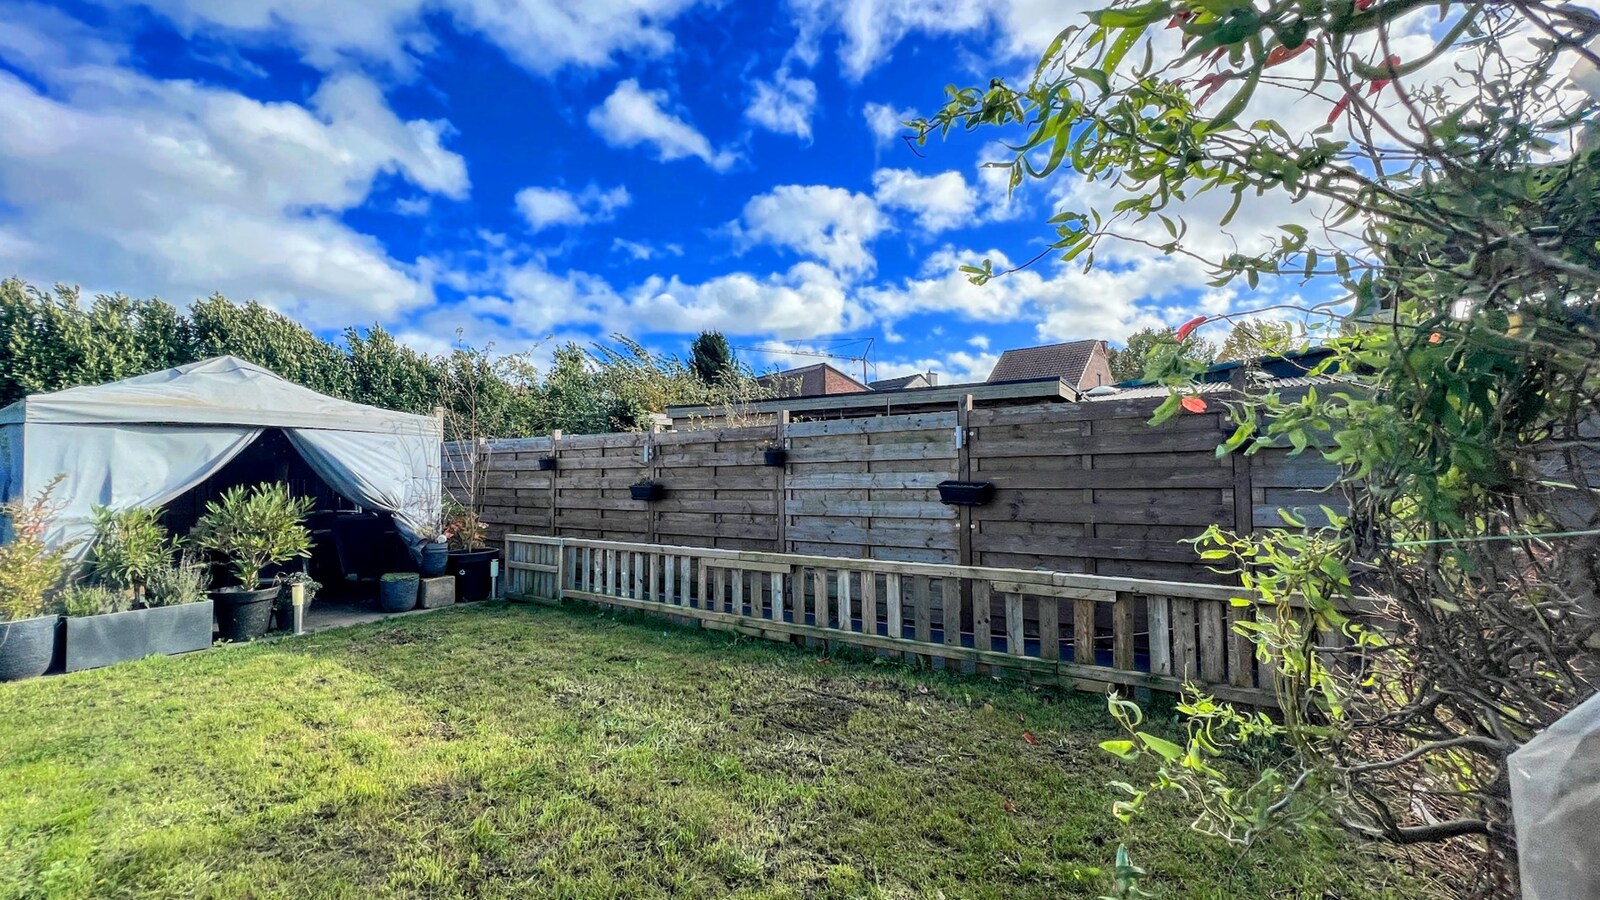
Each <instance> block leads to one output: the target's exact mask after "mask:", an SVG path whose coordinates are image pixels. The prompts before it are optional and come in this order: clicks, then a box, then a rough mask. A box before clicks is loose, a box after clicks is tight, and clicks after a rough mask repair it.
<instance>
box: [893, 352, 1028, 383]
mask: <svg viewBox="0 0 1600 900" xmlns="http://www.w3.org/2000/svg"><path fill="white" fill-rule="evenodd" d="M999 359H1000V356H999V355H998V354H995V353H969V352H967V351H965V350H953V351H951V352H949V353H945V354H942V355H934V356H927V357H923V358H920V359H900V360H886V361H883V362H879V363H878V365H877V372H876V373H875V374H874V375H873V376H872V378H873V380H874V381H878V380H881V379H885V378H901V377H903V376H906V375H919V374H922V373H925V372H932V373H934V374H936V375H938V376H939V383H940V384H942V385H945V384H969V383H971V382H974V381H983V380H984V379H986V378H988V377H989V372H990V371H992V370H993V369H994V364H995V363H996V362H997V361H998V360H999Z"/></svg>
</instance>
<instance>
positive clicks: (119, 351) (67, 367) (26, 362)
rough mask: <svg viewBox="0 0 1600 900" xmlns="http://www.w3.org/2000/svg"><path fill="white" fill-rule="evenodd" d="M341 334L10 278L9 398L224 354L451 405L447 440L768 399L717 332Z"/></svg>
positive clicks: (639, 422) (389, 396)
mask: <svg viewBox="0 0 1600 900" xmlns="http://www.w3.org/2000/svg"><path fill="white" fill-rule="evenodd" d="M342 338H343V346H340V345H338V344H334V343H331V342H329V341H326V340H324V339H322V338H320V337H318V336H317V335H316V334H315V333H313V332H312V331H311V330H310V329H308V328H306V327H305V326H303V325H301V324H299V323H298V322H295V321H294V320H293V319H290V318H288V317H287V316H284V315H283V314H281V313H278V312H274V311H272V310H270V309H267V308H266V307H265V306H262V305H261V304H259V303H255V302H253V301H252V302H249V303H244V304H238V303H234V302H233V301H231V300H228V299H227V298H226V297H223V296H222V295H220V294H216V295H212V296H211V297H208V298H206V299H204V300H199V301H196V302H195V303H194V304H193V305H192V306H191V307H190V308H189V310H188V313H187V314H184V313H183V312H181V311H179V310H178V309H177V308H176V307H174V306H172V305H171V304H169V303H166V302H165V301H162V300H159V299H153V298H152V299H148V300H133V299H129V298H127V297H124V296H122V295H121V294H116V295H102V296H99V297H96V298H95V299H94V300H93V301H90V302H87V303H85V302H84V301H82V299H81V298H80V297H79V295H78V291H77V289H76V288H72V287H67V286H64V285H57V286H56V288H55V290H54V291H48V290H40V289H38V288H35V287H33V286H32V285H29V284H26V283H25V282H22V281H20V280H18V279H7V280H4V281H0V406H4V405H6V404H9V403H12V402H15V401H17V400H20V399H21V398H23V397H25V396H27V395H28V394H35V393H42V392H47V391H57V390H62V389H63V388H69V387H76V386H78V385H85V384H102V383H104V382H107V381H115V380H118V379H122V378H128V377H130V376H133V375H141V374H144V373H146V372H154V371H159V370H161V369H167V368H171V367H173V366H179V365H183V364H185V363H191V362H196V361H199V360H202V359H207V358H209V357H213V356H223V355H229V356H237V357H240V358H241V359H246V360H249V361H251V362H253V363H256V364H258V365H261V366H264V367H266V368H268V369H270V370H272V371H273V372H276V373H277V374H279V375H281V376H283V377H284V378H287V379H289V380H290V381H293V382H295V383H296V384H301V385H304V386H306V387H308V388H311V389H312V390H314V391H318V392H320V393H324V394H328V395H329V396H333V397H339V398H342V399H345V400H353V401H355V402H357V403H365V404H368V405H371V406H379V407H383V408H385V409H395V410H400V411H401V412H409V413H416V414H419V415H432V414H433V412H434V410H435V409H438V408H440V407H443V409H444V411H445V424H446V428H445V430H446V433H447V434H446V436H447V437H448V438H449V439H451V440H456V439H460V438H464V437H466V436H468V435H469V434H470V436H473V437H521V436H526V435H535V434H547V433H549V432H550V431H551V430H554V429H560V430H562V431H564V432H566V433H568V434H592V433H596V432H607V431H625V430H632V429H639V428H644V427H646V426H647V425H648V423H649V421H650V417H651V415H652V414H655V413H661V412H664V411H665V408H666V405H667V404H669V403H684V404H708V405H716V406H730V407H731V405H732V403H733V400H732V398H738V399H739V401H740V402H743V401H746V400H753V399H760V398H762V397H765V396H766V394H765V392H764V391H763V390H762V389H761V388H760V387H759V386H758V385H756V384H755V381H754V377H753V373H751V372H750V371H749V370H747V369H744V368H742V367H741V366H739V364H738V361H737V360H736V359H735V358H734V357H733V354H732V351H731V350H729V349H728V342H727V340H726V339H725V338H723V337H722V335H720V334H716V333H715V332H707V333H704V334H702V335H701V336H700V338H699V339H697V340H696V342H695V345H696V353H697V359H699V360H700V362H701V364H702V368H695V367H692V366H685V365H684V364H683V363H682V362H680V361H679V360H678V359H677V357H674V356H660V355H657V354H655V353H652V352H651V351H650V350H648V349H646V348H645V347H643V346H642V345H640V344H638V343H637V342H635V341H632V340H630V339H628V338H626V337H623V336H621V335H617V336H615V340H616V342H617V344H618V346H609V345H605V344H596V345H595V346H594V348H593V349H592V350H588V351H586V350H584V349H583V348H581V347H579V346H578V345H576V344H568V345H566V346H565V347H562V348H560V349H558V350H557V351H556V352H555V356H554V358H553V359H552V361H551V365H550V368H549V371H548V372H543V373H541V372H540V371H539V369H538V368H536V367H535V366H534V365H533V363H532V362H531V361H530V360H529V359H528V356H527V354H525V353H524V354H511V355H496V354H493V353H491V352H490V349H491V348H484V349H481V350H480V349H476V348H471V347H458V348H457V349H455V350H452V351H451V352H450V353H448V354H445V355H442V356H430V355H428V354H426V353H419V352H417V351H416V350H413V349H411V348H410V347H406V346H404V345H402V344H400V343H398V342H397V341H395V339H394V336H393V335H391V334H389V332H388V331H386V330H384V329H383V328H382V327H381V326H379V325H376V324H375V325H373V326H372V327H371V328H369V329H367V330H366V331H365V332H362V331H361V330H359V329H356V328H347V329H345V331H344V334H343V335H342ZM702 371H703V372H705V373H709V374H710V379H709V380H708V379H706V378H703V377H701V375H700V374H697V373H700V372H702ZM469 423H470V424H469Z"/></svg>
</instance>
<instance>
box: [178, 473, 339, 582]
mask: <svg viewBox="0 0 1600 900" xmlns="http://www.w3.org/2000/svg"><path fill="white" fill-rule="evenodd" d="M310 511H311V498H310V497H294V496H291V495H290V494H289V486H288V485H286V484H281V483H280V484H263V485H256V487H254V488H253V489H246V488H245V487H244V485H239V486H237V487H233V488H230V489H229V490H228V491H226V492H224V493H223V495H222V497H221V498H220V499H218V500H213V501H212V502H210V503H207V504H206V514H205V515H203V516H201V517H200V521H199V523H198V524H196V525H195V528H194V538H195V542H196V544H197V545H198V546H199V547H201V548H202V549H205V550H209V551H212V552H214V553H220V554H222V555H223V556H225V557H227V560H228V568H229V569H231V570H232V572H233V575H234V577H235V578H237V579H239V584H241V585H242V586H243V587H244V588H245V590H254V589H255V587H256V586H257V585H259V584H260V583H261V570H262V569H264V568H266V567H267V566H269V565H272V564H274V563H281V562H288V561H289V560H291V559H294V558H296V557H301V558H304V557H309V556H310V555H311V532H310V531H307V530H306V527H305V525H303V524H302V522H303V521H304V519H305V517H306V514H307V513H309V512H310Z"/></svg>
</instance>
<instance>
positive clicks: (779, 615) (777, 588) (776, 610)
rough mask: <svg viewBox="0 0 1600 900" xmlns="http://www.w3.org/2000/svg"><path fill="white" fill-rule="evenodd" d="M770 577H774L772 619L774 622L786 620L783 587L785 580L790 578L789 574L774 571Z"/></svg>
mask: <svg viewBox="0 0 1600 900" xmlns="http://www.w3.org/2000/svg"><path fill="white" fill-rule="evenodd" d="M769 577H770V578H771V579H772V620H773V621H774V622H783V621H786V620H785V613H784V596H783V588H784V582H786V581H787V580H788V578H789V576H788V575H787V574H785V573H783V572H773V573H772V574H771V575H770V576H769Z"/></svg>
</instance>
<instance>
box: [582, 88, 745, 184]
mask: <svg viewBox="0 0 1600 900" xmlns="http://www.w3.org/2000/svg"><path fill="white" fill-rule="evenodd" d="M667 102H668V99H667V92H666V91H660V90H656V91H647V90H644V89H642V88H640V87H639V82H638V81H637V80H636V79H633V78H629V79H627V80H626V81H623V82H621V83H619V84H618V85H617V87H616V90H614V91H612V92H611V96H609V97H607V98H606V99H605V102H604V103H602V104H601V105H600V106H598V107H596V108H595V109H593V110H590V112H589V127H590V128H593V129H594V130H595V131H596V132H598V133H599V135H600V136H601V137H602V138H604V139H605V141H606V143H608V144H610V145H612V146H613V147H637V146H638V145H640V144H649V145H651V146H653V147H655V149H656V158H657V159H659V160H661V161H662V162H671V161H673V160H675V159H685V158H688V157H691V156H692V157H695V158H697V159H699V160H701V161H702V162H704V163H705V164H706V165H708V166H710V167H711V168H712V169H714V170H716V171H718V172H726V171H727V170H728V169H729V168H731V167H732V166H733V164H734V163H735V162H737V161H738V158H739V157H738V155H737V154H735V153H733V152H731V151H728V150H716V149H713V148H712V146H711V141H710V140H708V139H707V138H706V136H705V135H703V134H701V133H700V132H699V131H697V130H696V129H695V127H694V126H693V125H690V124H689V123H688V122H685V121H684V120H683V119H681V118H679V117H678V116H676V115H674V114H673V113H670V112H668V111H667V110H666V109H665V106H666V103H667Z"/></svg>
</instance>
